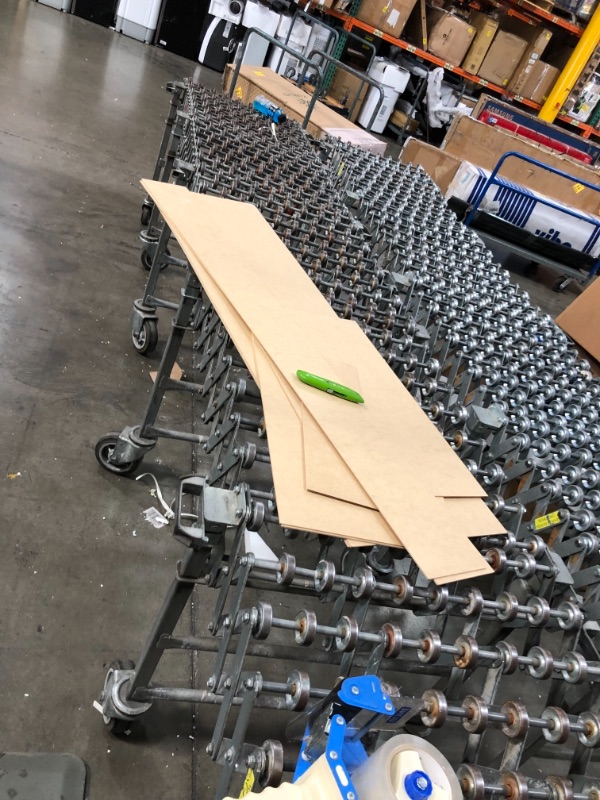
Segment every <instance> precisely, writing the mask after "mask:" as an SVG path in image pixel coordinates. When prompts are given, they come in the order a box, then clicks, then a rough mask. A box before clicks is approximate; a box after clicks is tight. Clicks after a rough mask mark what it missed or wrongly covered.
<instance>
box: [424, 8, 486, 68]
mask: <svg viewBox="0 0 600 800" xmlns="http://www.w3.org/2000/svg"><path fill="white" fill-rule="evenodd" d="M433 19H434V18H432V17H428V20H427V24H428V28H429V43H428V50H429V52H430V53H432V54H433V55H434V56H437V57H438V58H443V59H444V60H445V61H447V62H448V63H449V64H460V63H461V61H462V60H463V58H464V57H465V54H466V52H467V50H468V49H469V47H470V46H471V42H472V41H473V38H474V37H475V28H474V27H473V26H472V25H470V24H469V23H468V22H467V21H466V20H464V19H462V18H461V17H457V16H455V15H454V14H448V13H444V14H443V15H442V16H441V17H440V18H438V19H437V20H436V21H435V22H433ZM432 22H433V24H432Z"/></svg>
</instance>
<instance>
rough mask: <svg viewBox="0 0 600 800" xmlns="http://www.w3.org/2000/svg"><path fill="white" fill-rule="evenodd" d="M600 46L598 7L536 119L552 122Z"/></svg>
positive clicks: (599, 15) (599, 8) (599, 7)
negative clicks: (599, 45)
mask: <svg viewBox="0 0 600 800" xmlns="http://www.w3.org/2000/svg"><path fill="white" fill-rule="evenodd" d="M598 44H600V5H599V6H598V8H597V9H596V11H595V12H594V14H593V16H592V18H591V19H590V21H589V22H588V24H587V26H586V29H585V30H584V32H583V34H582V35H581V39H580V40H579V42H578V43H577V47H576V48H575V50H573V53H572V54H571V58H570V59H569V60H568V61H567V65H566V67H565V68H564V69H563V71H562V72H561V73H560V75H559V76H558V78H557V80H556V83H555V84H554V86H553V87H552V91H551V92H550V94H549V95H548V99H547V100H546V102H545V103H544V105H543V106H542V108H541V110H540V113H539V114H538V117H539V118H540V119H543V120H545V121H546V122H554V120H555V119H556V115H557V114H559V113H560V110H561V108H562V107H563V103H564V102H565V100H566V99H567V97H568V96H569V93H570V91H571V90H572V89H573V86H575V83H576V81H577V78H579V76H580V75H581V72H582V70H583V68H584V67H585V65H586V64H587V62H588V60H589V58H590V56H591V55H592V53H593V52H594V50H595V49H596V47H598Z"/></svg>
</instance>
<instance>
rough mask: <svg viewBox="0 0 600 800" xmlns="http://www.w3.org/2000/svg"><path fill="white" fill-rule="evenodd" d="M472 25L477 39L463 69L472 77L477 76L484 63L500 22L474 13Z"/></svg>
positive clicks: (485, 15) (469, 51)
mask: <svg viewBox="0 0 600 800" xmlns="http://www.w3.org/2000/svg"><path fill="white" fill-rule="evenodd" d="M471 24H472V25H473V27H474V28H475V30H476V31H477V33H476V35H475V38H474V39H473V42H472V44H471V46H470V48H469V50H468V52H467V55H466V56H465V60H464V61H463V63H462V68H463V69H464V70H466V71H467V72H470V73H471V75H477V70H478V69H479V67H480V66H481V65H482V63H483V59H484V58H485V55H486V53H487V51H488V50H489V49H490V47H491V44H492V41H493V40H494V36H495V35H496V31H497V30H498V24H499V23H498V20H497V19H494V18H493V17H488V15H487V14H482V13H481V12H480V11H474V12H473V13H472V14H471Z"/></svg>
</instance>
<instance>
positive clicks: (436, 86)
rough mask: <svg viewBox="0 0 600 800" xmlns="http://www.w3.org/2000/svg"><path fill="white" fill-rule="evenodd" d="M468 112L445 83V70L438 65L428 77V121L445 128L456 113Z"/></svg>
mask: <svg viewBox="0 0 600 800" xmlns="http://www.w3.org/2000/svg"><path fill="white" fill-rule="evenodd" d="M466 113H468V110H467V107H466V106H465V105H463V104H462V103H459V102H458V96H457V94H456V92H455V91H454V89H453V88H452V87H451V86H448V84H447V83H444V70H443V69H442V68H441V67H436V69H432V70H431V71H430V72H429V75H428V77H427V121H428V122H429V125H430V126H431V127H432V128H443V127H444V125H447V124H448V123H449V122H450V121H451V120H452V117H453V116H454V115H455V114H466Z"/></svg>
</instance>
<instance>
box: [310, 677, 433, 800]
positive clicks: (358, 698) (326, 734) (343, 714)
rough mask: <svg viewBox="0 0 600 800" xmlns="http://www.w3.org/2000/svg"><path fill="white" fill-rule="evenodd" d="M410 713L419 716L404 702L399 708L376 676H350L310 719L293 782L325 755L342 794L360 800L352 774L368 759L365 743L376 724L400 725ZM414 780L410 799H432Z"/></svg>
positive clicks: (320, 704) (322, 702) (415, 777)
mask: <svg viewBox="0 0 600 800" xmlns="http://www.w3.org/2000/svg"><path fill="white" fill-rule="evenodd" d="M411 711H412V712H413V713H415V712H416V709H415V708H413V707H412V706H410V705H406V704H404V703H403V704H402V705H400V707H399V708H396V707H395V706H394V703H393V702H392V699H391V698H390V696H389V695H388V693H387V692H386V691H385V690H384V688H383V686H382V684H381V681H380V679H379V678H378V677H377V676H376V675H361V676H358V677H356V678H346V680H344V681H342V682H341V683H340V684H338V686H336V687H335V688H334V689H333V691H332V692H330V693H329V695H327V697H326V698H324V699H323V700H322V701H321V702H320V703H319V704H317V706H315V707H314V708H313V709H311V710H310V711H309V712H308V713H307V715H305V717H306V716H308V722H307V724H306V726H305V729H304V736H303V739H302V747H301V749H300V755H299V757H298V763H297V764H296V771H295V772H294V781H296V780H297V779H298V778H299V777H300V776H301V775H303V774H304V773H305V772H306V771H307V770H308V769H309V767H310V766H311V765H312V764H314V763H315V761H316V760H317V759H318V758H319V757H320V756H322V755H323V754H324V755H325V757H326V759H327V763H328V764H329V768H330V769H331V772H332V774H333V776H334V778H335V781H336V783H337V786H338V788H339V790H340V793H341V796H342V797H343V798H344V800H358V795H357V793H356V789H355V788H354V784H353V783H352V778H351V775H352V773H353V772H354V770H355V769H357V767H359V766H360V765H361V764H363V763H364V762H365V761H366V760H367V758H368V755H367V752H366V750H365V748H364V745H363V743H362V742H361V739H362V738H363V737H364V735H365V734H366V733H367V732H368V731H369V730H370V729H371V728H372V727H373V726H374V725H376V724H379V723H382V722H383V723H388V724H389V723H395V722H397V721H398V720H400V719H401V718H402V717H404V716H406V715H408V714H409V712H411ZM423 774H424V773H423ZM412 776H414V784H415V787H416V788H415V793H414V796H413V795H412V794H409V797H411V800H427V798H428V797H429V795H428V794H425V793H424V792H425V790H426V787H425V786H424V784H423V782H422V780H420V777H419V776H417V775H416V774H415V773H411V776H407V778H408V777H412ZM425 777H427V776H425ZM430 783H431V782H430ZM411 791H412V784H411ZM419 791H420V792H421V794H418V793H417V792H419ZM407 793H408V789H407ZM430 794H431V792H430Z"/></svg>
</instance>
